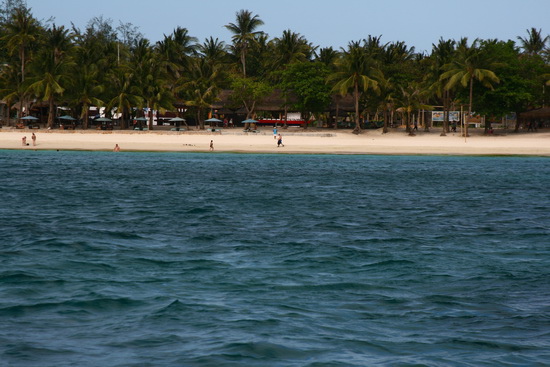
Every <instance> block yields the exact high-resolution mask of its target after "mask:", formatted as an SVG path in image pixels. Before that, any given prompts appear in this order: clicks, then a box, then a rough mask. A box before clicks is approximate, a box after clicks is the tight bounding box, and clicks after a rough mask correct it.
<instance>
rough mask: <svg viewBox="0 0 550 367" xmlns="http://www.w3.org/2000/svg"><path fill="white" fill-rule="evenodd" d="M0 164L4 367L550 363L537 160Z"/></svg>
mask: <svg viewBox="0 0 550 367" xmlns="http://www.w3.org/2000/svg"><path fill="white" fill-rule="evenodd" d="M0 167H1V168H0V173H1V175H0V185H1V187H2V203H1V204H0V218H1V225H0V286H1V295H2V297H1V298H0V365H2V366H3V365H5V366H176V365H177V366H243V365H246V366H372V365H377V366H545V365H548V364H549V363H550V211H549V209H548V208H549V205H550V195H549V194H548V189H549V188H550V160H549V159H545V158H525V157H523V158H518V157H400V156H390V157H387V156H386V157H385V156H331V155H285V156H281V155H243V154H198V153H197V154H181V153H179V154H172V153H126V152H123V153H116V154H115V153H112V152H31V151H25V152H22V151H0Z"/></svg>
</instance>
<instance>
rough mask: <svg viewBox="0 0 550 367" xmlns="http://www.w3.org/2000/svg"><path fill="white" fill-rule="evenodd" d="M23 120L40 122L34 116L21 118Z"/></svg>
mask: <svg viewBox="0 0 550 367" xmlns="http://www.w3.org/2000/svg"><path fill="white" fill-rule="evenodd" d="M21 120H28V121H36V120H38V118H36V117H34V116H25V117H21Z"/></svg>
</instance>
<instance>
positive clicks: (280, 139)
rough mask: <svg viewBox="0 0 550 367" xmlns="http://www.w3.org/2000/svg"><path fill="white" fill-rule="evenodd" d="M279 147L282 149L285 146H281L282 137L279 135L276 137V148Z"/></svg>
mask: <svg viewBox="0 0 550 367" xmlns="http://www.w3.org/2000/svg"><path fill="white" fill-rule="evenodd" d="M281 145H282V146H283V147H284V146H285V145H284V144H283V137H282V136H281V134H279V135H277V148H279V147H280V146H281Z"/></svg>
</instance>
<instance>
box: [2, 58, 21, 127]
mask: <svg viewBox="0 0 550 367" xmlns="http://www.w3.org/2000/svg"><path fill="white" fill-rule="evenodd" d="M18 69H19V67H18V66H17V65H13V64H5V65H3V66H1V69H0V99H2V100H3V101H4V102H5V103H6V106H7V108H6V109H5V112H6V116H5V117H6V120H5V121H7V122H8V123H9V122H10V111H11V108H12V106H13V105H14V104H15V103H17V102H19V101H21V100H23V98H24V97H25V95H26V94H25V89H26V88H25V87H24V85H23V84H22V83H21V77H20V75H19V72H18Z"/></svg>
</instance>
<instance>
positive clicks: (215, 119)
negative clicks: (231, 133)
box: [204, 117, 222, 122]
mask: <svg viewBox="0 0 550 367" xmlns="http://www.w3.org/2000/svg"><path fill="white" fill-rule="evenodd" d="M204 122H222V120H219V119H217V118H215V117H212V118H211V119H208V120H204Z"/></svg>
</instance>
